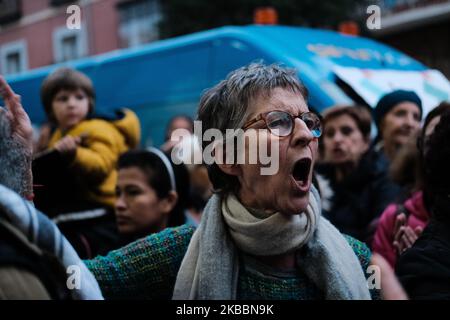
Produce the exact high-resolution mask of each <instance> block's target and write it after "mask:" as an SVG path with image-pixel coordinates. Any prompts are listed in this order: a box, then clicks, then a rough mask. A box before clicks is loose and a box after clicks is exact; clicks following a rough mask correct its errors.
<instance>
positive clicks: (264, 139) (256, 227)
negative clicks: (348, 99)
mask: <svg viewBox="0 0 450 320" xmlns="http://www.w3.org/2000/svg"><path fill="white" fill-rule="evenodd" d="M0 93H1V96H2V97H3V100H4V103H5V107H4V108H0V163H1V166H0V229H1V230H0V298H2V299H62V300H64V299H101V298H106V299H130V298H131V299H225V300H228V299H290V300H292V299H339V300H340V299H408V298H409V299H449V298H450V286H449V282H448V279H449V278H450V238H449V235H450V212H449V211H450V169H449V167H448V163H450V144H448V142H447V140H446V139H447V138H449V137H450V104H449V103H448V102H445V101H444V102H442V103H441V104H440V105H439V106H437V107H436V108H435V109H433V110H431V111H430V112H429V113H428V114H427V115H426V118H425V121H424V123H423V126H422V125H421V122H422V116H423V108H422V101H421V99H420V98H419V96H418V95H417V94H416V93H414V92H412V91H406V90H395V91H393V92H390V93H388V94H386V95H385V96H383V97H382V98H381V99H380V100H379V102H378V103H377V105H376V106H375V108H373V110H372V109H371V108H370V107H368V106H364V105H346V106H333V107H330V108H327V109H326V110H325V111H324V112H323V113H322V114H316V113H315V112H313V111H311V110H310V108H309V106H308V104H307V102H308V91H307V88H306V87H305V86H304V85H303V84H302V82H301V81H300V80H299V79H298V77H297V74H296V72H295V71H294V70H291V69H288V68H284V67H281V66H279V65H265V64H262V63H252V64H250V65H247V66H244V67H242V68H239V69H237V70H235V71H233V72H231V73H230V74H229V75H228V76H227V77H226V79H224V80H222V81H221V82H220V83H218V84H217V85H216V86H214V87H212V88H210V89H208V90H207V91H206V92H205V93H204V94H203V96H202V98H201V100H200V102H199V107H198V112H197V117H196V120H198V121H201V122H202V136H203V133H204V132H206V131H207V130H209V129H218V130H219V131H220V132H222V133H224V134H225V132H226V131H227V130H229V129H235V130H238V129H242V130H244V131H255V132H258V134H259V135H258V136H257V139H258V142H259V143H260V145H261V143H262V144H264V145H267V146H271V145H276V146H277V148H278V149H277V150H276V151H277V152H278V155H279V157H278V160H279V170H278V171H277V172H276V173H275V174H271V175H262V174H261V168H262V167H264V164H262V163H261V162H257V163H256V164H253V163H248V162H244V163H228V162H226V161H216V162H214V163H212V164H210V163H203V164H193V162H192V161H189V160H190V159H192V157H193V154H192V153H201V151H202V150H205V149H206V148H208V146H209V143H210V141H200V142H199V140H198V139H197V138H196V137H194V135H193V134H194V125H193V120H192V119H191V118H190V117H188V116H186V115H182V114H180V115H179V116H176V117H174V118H173V119H172V120H171V121H170V123H169V124H168V126H167V132H166V141H165V142H164V144H163V145H162V146H160V147H159V148H157V147H149V148H141V147H140V145H141V143H140V141H141V139H142V137H141V131H140V122H139V119H138V117H137V116H136V114H135V113H134V112H133V111H131V110H129V109H125V108H124V109H120V110H114V111H107V112H105V111H103V110H102V109H101V107H99V108H97V107H96V104H95V89H94V86H93V84H92V82H91V80H90V79H89V78H88V77H87V76H86V75H84V74H82V73H80V72H79V71H76V70H73V69H69V68H61V69H57V70H56V71H54V72H53V73H51V74H50V75H49V76H48V77H47V78H46V79H45V80H44V82H43V84H42V87H41V100H42V105H43V106H44V110H45V112H46V114H47V123H46V124H45V125H43V126H42V127H41V130H40V132H39V136H38V138H36V137H35V135H34V134H33V129H32V126H31V122H30V119H29V118H28V115H27V113H26V112H25V110H24V108H23V106H22V105H21V101H20V97H19V96H17V95H16V94H15V93H14V91H13V90H12V89H11V87H10V86H9V85H8V84H7V83H6V81H5V80H4V79H3V78H1V77H0ZM374 126H375V127H376V135H375V133H374V132H372V129H373V127H374ZM176 129H184V130H185V131H186V132H188V133H189V134H187V135H186V136H185V137H184V138H185V139H182V142H178V141H175V140H174V139H171V134H172V132H174V131H175V130H176ZM374 136H375V138H374V139H372V138H373V137H374ZM230 145H231V148H234V147H235V144H234V143H233V144H231V142H230V141H229V140H224V141H220V143H217V144H215V147H216V149H215V152H216V154H215V156H216V157H220V156H219V155H223V156H225V153H220V152H217V148H222V149H221V150H229V148H230ZM176 148H178V149H176ZM180 148H181V149H184V150H182V151H183V152H179V151H180V150H179V149H180ZM174 150H175V152H173V151H174ZM242 151H243V152H244V153H245V154H246V155H248V154H249V152H251V150H250V146H249V144H248V143H247V144H246V143H244V150H242ZM177 155H178V156H179V158H177V159H174V157H177ZM200 156H201V155H200ZM246 159H248V157H247V158H246ZM222 160H223V159H222ZM82 259H83V260H82ZM73 265H75V266H78V268H80V269H81V271H82V272H81V277H82V279H81V280H82V283H83V284H84V285H82V286H81V287H77V288H75V289H74V288H68V286H67V285H66V284H67V282H66V278H67V273H66V270H67V268H68V267H70V266H73ZM371 265H375V266H378V267H379V270H381V283H380V284H377V283H375V284H373V283H372V284H371V283H370V281H371V280H370V279H371V278H370V276H371V273H370V272H369V271H368V270H369V266H371Z"/></svg>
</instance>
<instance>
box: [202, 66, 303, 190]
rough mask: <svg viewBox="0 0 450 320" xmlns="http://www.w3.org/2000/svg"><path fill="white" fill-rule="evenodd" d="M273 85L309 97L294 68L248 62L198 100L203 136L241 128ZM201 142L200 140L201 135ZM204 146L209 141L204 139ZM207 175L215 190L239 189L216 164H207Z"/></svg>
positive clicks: (235, 180) (268, 93)
mask: <svg viewBox="0 0 450 320" xmlns="http://www.w3.org/2000/svg"><path fill="white" fill-rule="evenodd" d="M275 88H283V89H286V90H289V91H292V92H294V93H298V94H301V95H302V96H303V98H304V99H305V100H307V97H308V91H307V89H306V87H305V86H304V85H303V84H302V82H301V81H300V80H299V78H298V77H297V72H296V70H294V69H288V68H284V67H282V66H280V65H277V64H272V65H265V64H263V63H251V64H249V65H247V66H244V67H241V68H239V69H237V70H234V71H232V72H231V73H230V74H228V76H227V78H226V79H225V80H222V81H221V82H220V83H219V84H217V85H216V86H214V87H213V88H211V89H209V90H207V91H206V92H205V93H204V94H203V96H202V98H201V100H200V105H199V109H198V114H197V120H199V121H201V122H202V135H203V134H204V133H205V131H206V130H208V129H213V128H214V129H218V130H220V131H221V132H222V133H223V134H225V132H226V129H239V128H242V127H243V125H244V124H245V122H246V121H247V120H248V119H247V118H248V116H249V114H250V113H251V110H252V108H251V106H252V103H253V101H254V100H255V99H256V98H258V97H260V96H261V95H263V96H266V97H268V96H270V94H271V92H272V90H273V89H275ZM198 138H200V141H202V139H201V137H198ZM202 144H203V145H202V147H203V148H205V147H206V146H207V145H208V144H209V142H207V141H203V142H202ZM207 167H208V174H209V178H210V180H211V182H212V184H213V187H214V189H215V192H217V193H220V194H227V193H229V192H235V193H237V191H238V190H239V181H238V179H237V178H236V177H235V176H230V175H228V174H225V173H224V172H223V171H222V170H221V169H220V168H219V167H218V166H217V164H212V165H207Z"/></svg>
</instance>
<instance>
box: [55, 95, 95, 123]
mask: <svg viewBox="0 0 450 320" xmlns="http://www.w3.org/2000/svg"><path fill="white" fill-rule="evenodd" d="M52 108H53V114H54V116H55V119H56V121H57V123H58V126H59V128H60V129H62V130H68V129H70V128H72V127H74V126H75V125H77V124H78V123H80V122H81V121H82V120H84V119H86V116H87V114H88V112H89V98H88V96H87V95H86V94H85V93H84V91H83V90H81V89H78V90H74V91H73V90H61V91H59V92H58V93H57V94H56V96H55V97H54V98H53V103H52Z"/></svg>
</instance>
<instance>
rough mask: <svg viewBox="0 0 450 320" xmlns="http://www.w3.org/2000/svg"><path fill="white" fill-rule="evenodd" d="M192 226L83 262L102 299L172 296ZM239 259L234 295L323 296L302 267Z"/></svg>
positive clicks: (359, 247)
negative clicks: (278, 267) (277, 268)
mask: <svg viewBox="0 0 450 320" xmlns="http://www.w3.org/2000/svg"><path fill="white" fill-rule="evenodd" d="M194 230H195V229H194V228H193V227H192V226H188V225H183V226H180V227H177V228H168V229H166V230H164V231H162V232H160V233H157V234H152V235H150V236H148V237H146V238H143V239H140V240H138V241H135V242H133V243H131V244H129V245H127V246H125V247H123V248H121V249H118V250H115V251H112V252H110V253H109V254H108V255H107V256H105V257H101V256H99V257H97V258H95V259H93V260H88V261H85V263H86V265H87V267H88V268H89V270H91V272H92V273H93V274H94V276H95V278H96V279H97V281H98V283H99V285H100V288H101V290H102V292H103V295H104V297H105V298H106V299H170V298H171V296H172V291H173V288H174V286H175V280H176V275H177V273H178V269H179V268H180V266H181V261H182V260H183V257H184V255H185V253H186V251H187V248H188V245H189V242H190V240H191V237H192V235H193V233H194ZM346 239H347V241H348V243H349V244H350V246H351V247H352V248H353V250H354V252H355V254H356V256H357V257H358V259H359V261H360V263H361V267H362V268H363V271H365V270H366V269H367V267H368V265H369V261H370V256H371V253H370V250H369V249H368V248H367V246H366V245H365V244H363V243H361V242H359V241H358V240H355V239H354V238H351V237H348V236H346ZM240 261H241V268H240V272H239V280H238V299H249V300H251V299H270V300H288V299H296V300H297V299H322V298H323V294H322V293H321V292H320V290H319V289H318V288H317V287H316V286H315V285H314V284H313V283H312V282H311V281H310V280H309V279H308V278H307V277H306V276H305V275H304V274H303V273H302V272H301V271H295V272H284V273H276V272H273V270H269V269H267V268H266V270H264V268H263V267H261V265H258V264H256V263H254V262H253V263H252V261H251V259H250V258H249V257H242V259H240ZM364 273H365V272H364ZM365 274H366V273H365ZM372 297H373V298H377V297H378V293H377V292H372Z"/></svg>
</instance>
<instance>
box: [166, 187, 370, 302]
mask: <svg viewBox="0 0 450 320" xmlns="http://www.w3.org/2000/svg"><path fill="white" fill-rule="evenodd" d="M320 212H321V208H320V196H319V194H318V192H317V190H316V189H315V188H314V187H313V188H312V189H311V192H310V197H309V205H308V207H307V209H306V211H305V212H303V213H301V214H298V215H285V214H282V213H274V214H265V213H262V212H258V214H256V213H255V212H254V211H252V212H250V211H249V210H247V209H246V208H245V207H244V206H243V205H242V204H241V203H240V202H239V200H237V199H236V197H235V196H233V195H229V196H227V197H225V198H224V200H222V199H221V198H220V197H219V196H218V195H213V196H212V197H211V199H210V200H209V202H208V204H207V206H206V207H205V210H204V212H203V216H202V221H201V223H200V226H199V228H198V229H197V230H196V231H195V233H194V235H193V237H192V239H191V242H190V244H189V247H188V250H187V253H186V255H185V257H184V259H183V261H182V263H181V267H180V270H179V272H178V275H177V280H176V283H175V289H174V294H173V299H176V300H179V299H180V300H183V299H195V300H232V299H236V298H237V287H238V286H237V285H238V275H239V262H238V250H241V251H243V252H245V253H247V254H251V255H266V256H267V255H277V254H283V253H287V252H295V253H296V262H297V267H298V268H300V269H301V270H303V272H304V273H305V274H306V275H307V276H308V277H309V278H310V279H311V280H312V281H313V282H314V283H315V284H316V286H317V287H318V288H319V289H320V290H321V291H322V292H323V293H324V297H325V298H326V299H336V300H337V299H370V293H369V290H368V286H367V282H366V279H365V277H364V273H363V270H362V268H361V265H360V263H359V260H358V258H357V257H356V255H355V253H354V252H353V250H352V248H351V247H350V245H349V244H348V242H347V241H346V240H345V238H344V237H343V236H342V235H341V234H340V232H339V231H338V230H337V229H336V228H335V227H334V226H332V225H331V223H329V222H328V221H327V220H326V219H325V218H323V217H321V215H320ZM301 248H303V249H304V250H299V249H301Z"/></svg>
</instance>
